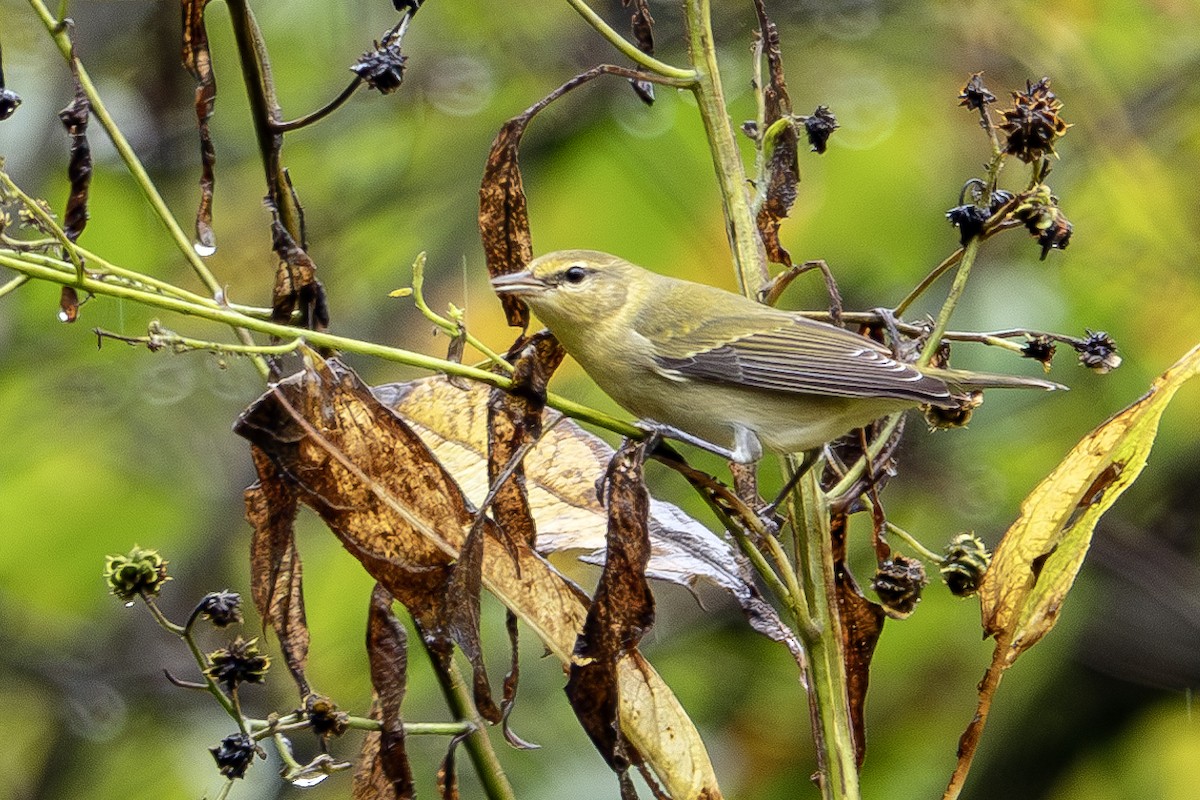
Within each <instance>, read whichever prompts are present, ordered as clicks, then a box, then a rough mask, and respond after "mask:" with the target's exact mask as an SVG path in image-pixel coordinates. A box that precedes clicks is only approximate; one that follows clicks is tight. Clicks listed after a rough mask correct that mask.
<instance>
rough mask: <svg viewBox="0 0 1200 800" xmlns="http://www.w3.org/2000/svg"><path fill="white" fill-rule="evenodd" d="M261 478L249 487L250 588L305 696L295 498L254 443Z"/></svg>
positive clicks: (305, 638)
mask: <svg viewBox="0 0 1200 800" xmlns="http://www.w3.org/2000/svg"><path fill="white" fill-rule="evenodd" d="M251 453H252V455H253V458H254V467H255V469H256V470H257V472H258V481H256V482H255V483H254V485H252V486H251V487H250V488H248V489H247V490H246V493H245V501H246V519H247V520H249V522H250V525H251V526H252V527H253V528H254V534H253V537H252V538H251V540H250V594H251V596H252V597H253V598H254V605H255V607H256V608H257V609H258V614H259V616H260V617H262V620H263V626H264V627H265V626H266V625H268V624H269V625H270V626H271V627H272V628H273V629H274V630H275V635H276V637H278V639H279V646H280V648H281V649H282V650H283V658H284V661H285V662H286V663H287V665H288V669H289V670H290V671H291V673H292V678H293V680H295V682H296V687H297V688H298V689H299V690H300V696H301V697H307V696H308V695H309V693H310V690H309V685H308V680H307V678H306V677H305V675H304V670H305V667H306V666H307V663H308V646H309V633H308V622H307V620H306V618H305V614H304V584H303V568H302V566H301V562H300V552H299V551H298V550H297V549H296V539H295V534H294V531H293V525H294V523H295V521H296V514H297V511H298V505H297V498H296V495H295V493H294V492H293V491H292V489H291V487H290V485H289V483H288V481H287V480H286V479H285V478H284V477H283V476H282V475H280V474H279V472H278V470H277V469H276V467H275V465H274V464H273V463H272V462H271V460H270V459H269V458H267V456H266V454H265V453H263V452H262V451H261V450H259V449H258V448H252V449H251Z"/></svg>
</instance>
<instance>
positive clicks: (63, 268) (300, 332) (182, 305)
mask: <svg viewBox="0 0 1200 800" xmlns="http://www.w3.org/2000/svg"><path fill="white" fill-rule="evenodd" d="M24 256H25V254H12V255H10V254H8V253H5V252H4V251H2V250H0V266H3V267H8V268H9V269H12V270H15V271H17V272H20V273H23V274H25V275H28V276H29V277H31V278H37V279H39V280H47V281H50V282H52V283H58V284H70V285H73V286H74V285H77V284H76V282H75V276H74V274H73V273H72V272H71V270H70V265H68V264H67V263H66V262H55V263H57V264H59V265H60V266H59V267H57V268H55V267H50V266H45V265H42V264H39V263H31V262H29V261H26V260H24ZM48 260H49V261H51V262H53V260H52V259H48ZM134 274H136V273H134ZM80 288H82V289H84V290H85V291H87V292H89V293H91V294H95V295H108V296H110V297H119V298H122V299H125V300H131V301H134V302H137V303H141V304H144V305H148V306H152V307H154V308H161V309H164V310H167V311H174V312H176V313H178V314H185V315H187V316H191V317H197V318H199V319H206V320H209V321H210V322H219V323H222V324H225V325H231V326H234V327H241V328H245V329H246V330H251V331H256V332H258V333H262V334H266V335H268V336H278V337H280V338H283V339H288V340H291V339H295V338H303V339H304V340H305V341H306V342H307V343H309V344H310V345H313V346H315V347H322V348H329V349H331V350H341V351H344V352H348V353H357V354H359V355H363V356H369V357H372V358H379V359H382V360H384V361H392V362H396V363H400V364H407V365H409V366H413V367H417V368H419V369H424V370H429V371H431V372H444V373H446V374H448V375H457V376H460V377H463V378H469V379H471V380H475V381H480V382H482V383H486V384H488V385H490V386H496V387H499V388H501V389H509V388H511V386H512V381H511V379H509V378H508V377H507V376H503V375H498V374H496V373H494V372H488V371H487V370H482V369H479V368H477V367H472V366H469V365H467V364H460V363H458V362H456V361H448V360H446V359H441V358H435V357H433V356H428V355H425V354H424V353H415V352H413V351H411V350H403V349H400V348H397V347H387V346H385V345H381V344H376V343H374V342H367V341H363V340H361V339H351V338H349V337H346V336H335V335H333V334H330V333H325V332H323V331H313V330H306V329H302V328H295V327H292V326H290V325H280V324H279V323H276V322H271V321H270V320H265V319H257V318H254V317H249V316H246V315H245V314H241V313H239V312H237V311H235V310H234V309H232V308H228V307H224V306H210V305H203V304H199V303H191V302H188V301H186V300H180V299H178V298H175V297H169V296H166V295H162V294H157V293H153V292H147V291H144V290H139V289H136V288H133V287H130V286H125V285H120V284H113V283H106V282H104V281H101V280H97V279H96V278H93V277H90V276H88V277H85V278H84V280H83V284H82V285H81V287H80ZM547 403H548V405H550V406H551V407H552V408H555V409H557V410H559V411H561V412H562V413H564V414H566V415H567V416H569V417H573V418H575V419H577V420H580V421H581V422H588V423H590V424H592V425H598V426H600V427H602V428H607V429H608V430H610V431H613V432H614V433H617V434H619V435H621V436H626V437H630V438H633V439H642V438H644V437H645V432H644V431H642V430H641V429H640V428H638V427H636V426H634V425H631V424H629V423H628V422H622V421H621V420H618V419H616V418H614V417H611V416H609V415H608V414H604V413H602V412H600V411H596V410H595V409H592V408H588V407H587V406H585V405H582V404H580V403H576V402H574V401H571V400H568V399H566V398H564V397H560V396H558V395H554V394H550V395H547Z"/></svg>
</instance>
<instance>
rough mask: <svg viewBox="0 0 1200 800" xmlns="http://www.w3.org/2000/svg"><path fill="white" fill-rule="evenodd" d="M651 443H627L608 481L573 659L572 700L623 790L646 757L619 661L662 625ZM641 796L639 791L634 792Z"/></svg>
mask: <svg viewBox="0 0 1200 800" xmlns="http://www.w3.org/2000/svg"><path fill="white" fill-rule="evenodd" d="M644 459H645V443H644V442H627V443H626V444H625V445H624V446H623V447H622V448H621V449H620V450H619V451H617V454H616V456H614V457H613V460H612V464H611V466H610V469H609V471H608V473H607V479H606V481H605V487H606V492H605V504H606V505H607V506H608V510H609V517H608V556H607V559H606V561H605V564H604V571H603V572H602V573H601V575H600V583H599V585H598V586H597V587H596V594H595V596H594V597H593V599H592V606H591V608H590V609H588V615H587V621H586V622H585V623H584V626H583V631H582V632H581V633H580V635H579V638H578V640H577V641H576V643H575V652H574V654H573V655H572V657H571V665H570V677H569V679H568V681H567V688H566V692H567V699H568V700H570V702H571V707H572V708H573V709H574V710H575V716H576V717H578V718H579V722H580V724H582V725H583V729H584V731H586V732H587V735H588V737H589V738H591V740H592V743H593V744H594V745H595V746H596V749H597V750H599V751H600V755H602V756H603V757H604V760H605V761H607V762H608V765H609V766H610V767H611V768H612V769H613V771H614V772H616V773H617V776H618V779H619V780H620V782H621V796H622V797H626V796H628V795H629V794H630V793H631V792H632V784H631V783H630V779H629V775H628V771H629V767H630V766H631V765H633V764H638V763H641V755H640V754H639V753H638V752H637V750H636V748H634V747H633V745H632V744H631V743H629V741H628V740H627V739H626V738H625V737H624V735H623V734H622V729H621V724H620V702H619V689H618V679H617V663H618V662H619V661H620V660H621V659H622V658H623V657H624V656H625V654H626V653H627V652H629V651H631V650H633V649H635V648H636V647H637V646H638V642H640V641H641V639H642V636H643V635H644V634H645V633H646V631H648V630H649V629H650V627H651V626H652V625H653V624H654V595H652V594H651V593H650V585H649V584H648V583H647V582H646V565H647V563H649V560H650V529H649V514H650V494H649V493H648V492H647V491H646V485H645V482H644V481H643V479H642V463H643V460H644ZM633 796H636V795H633Z"/></svg>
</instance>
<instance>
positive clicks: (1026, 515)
mask: <svg viewBox="0 0 1200 800" xmlns="http://www.w3.org/2000/svg"><path fill="white" fill-rule="evenodd" d="M1197 374H1200V346H1197V347H1194V348H1192V349H1191V350H1190V351H1189V352H1188V353H1187V354H1186V355H1184V356H1183V358H1181V359H1180V360H1179V361H1177V362H1176V363H1175V364H1174V365H1173V366H1172V367H1171V368H1170V369H1168V370H1167V371H1166V372H1164V373H1163V374H1162V375H1161V376H1159V377H1158V378H1157V379H1156V380H1155V381H1154V383H1153V384H1152V385H1151V387H1150V391H1149V392H1148V393H1147V394H1146V395H1145V396H1143V397H1142V398H1141V399H1140V400H1138V401H1137V402H1135V403H1133V404H1132V405H1130V406H1129V407H1128V408H1126V409H1125V410H1124V411H1121V412H1120V413H1118V414H1115V415H1114V416H1112V417H1110V418H1109V419H1108V420H1107V421H1105V422H1104V423H1103V424H1101V425H1100V426H1099V427H1097V428H1096V429H1095V430H1094V431H1092V432H1091V433H1089V434H1088V435H1087V436H1085V437H1084V438H1083V439H1082V440H1081V441H1080V442H1079V444H1077V445H1075V447H1074V448H1073V449H1072V450H1071V452H1070V453H1068V454H1067V456H1066V458H1064V459H1063V460H1062V462H1061V463H1060V464H1059V465H1058V466H1057V467H1055V468H1054V470H1053V471H1052V472H1051V473H1050V474H1049V475H1047V476H1046V478H1045V479H1043V480H1042V482H1041V483H1039V484H1038V485H1037V487H1036V488H1035V489H1034V490H1033V491H1032V492H1030V494H1029V496H1028V497H1026V498H1025V500H1024V502H1022V503H1021V514H1020V516H1019V517H1018V518H1017V521H1016V522H1014V523H1013V524H1012V527H1010V528H1009V529H1008V532H1007V533H1005V534H1004V538H1003V539H1002V540H1001V541H1000V544H999V546H997V548H996V553H995V555H994V556H993V559H992V565H991V568H990V569H989V570H988V572H987V575H986V576H985V577H984V579H983V583H982V584H981V586H980V588H979V598H980V603H981V606H982V611H983V629H984V633H985V634H986V635H988V636H994V637H996V650H995V653H994V654H993V656H992V663H991V665H990V666H989V667H988V671H987V673H986V674H985V675H984V678H983V680H982V681H981V682H980V684H979V707H978V709H977V711H976V714H975V717H974V719H973V720H972V721H971V724H970V725H969V726H968V727H967V729H966V731H965V732H964V733H963V735H962V737H961V738H960V740H959V747H958V752H959V759H958V765H957V767H956V768H955V771H954V775H953V777H952V778H951V780H950V785H949V786H948V787H947V789H946V793H945V797H946V798H955V797H958V795H959V792H960V791H961V790H962V786H963V783H964V782H965V780H966V776H967V772H968V771H969V769H970V765H971V760H972V758H973V757H974V754H975V750H976V748H977V746H978V744H979V737H980V736H981V735H982V733H983V726H984V724H985V723H986V721H987V715H988V711H989V709H990V707H991V701H992V697H993V696H994V695H995V692H996V689H997V688H998V687H999V685H1000V680H1001V678H1002V676H1003V675H1004V671H1005V670H1007V669H1008V668H1009V667H1011V666H1012V665H1013V663H1014V662H1015V661H1016V660H1017V658H1018V657H1020V655H1021V654H1022V653H1024V652H1025V651H1026V650H1028V649H1029V648H1030V647H1032V646H1033V645H1034V644H1036V643H1037V642H1038V641H1039V640H1040V639H1041V638H1042V637H1043V636H1045V635H1046V634H1047V633H1049V632H1050V630H1051V629H1052V628H1053V627H1054V624H1055V623H1056V622H1057V621H1058V615H1059V613H1060V612H1061V611H1062V606H1063V603H1064V602H1065V601H1066V597H1067V592H1068V591H1069V590H1070V588H1071V586H1072V585H1073V584H1074V582H1075V576H1076V575H1077V574H1078V573H1079V568H1080V567H1081V566H1082V564H1083V559H1084V556H1085V555H1087V551H1088V548H1089V546H1090V545H1091V541H1092V532H1093V531H1094V530H1095V527H1096V524H1097V523H1098V522H1099V521H1100V517H1101V516H1102V515H1103V514H1104V512H1105V511H1107V510H1108V509H1109V508H1110V507H1111V506H1112V504H1113V503H1115V502H1116V500H1117V498H1118V497H1120V496H1121V494H1122V493H1123V492H1124V491H1125V489H1127V488H1128V487H1129V485H1130V484H1131V483H1133V481H1134V480H1135V479H1136V478H1137V477H1138V475H1140V474H1141V471H1142V469H1143V468H1144V467H1145V466H1146V459H1147V458H1148V457H1149V455H1150V449H1151V447H1152V446H1153V445H1154V440H1155V438H1156V437H1157V435H1158V423H1159V420H1160V419H1161V418H1162V414H1163V411H1165V410H1166V407H1167V404H1168V403H1170V401H1171V398H1172V397H1174V395H1175V392H1176V391H1178V389H1179V387H1180V386H1182V385H1183V384H1184V383H1185V382H1187V381H1189V380H1191V379H1192V378H1194V377H1196V375H1197Z"/></svg>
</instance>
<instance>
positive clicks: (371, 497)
mask: <svg viewBox="0 0 1200 800" xmlns="http://www.w3.org/2000/svg"><path fill="white" fill-rule="evenodd" d="M318 426H320V427H318ZM235 430H236V431H237V432H238V433H240V434H241V435H243V436H245V437H246V438H248V439H250V441H251V442H253V443H254V444H256V445H257V446H258V447H259V448H260V449H262V451H263V452H264V453H265V454H266V455H267V456H268V457H269V458H270V459H271V463H272V464H273V465H275V466H276V468H277V469H279V471H280V472H281V473H283V474H286V475H287V476H288V477H289V478H290V479H291V486H292V489H293V491H295V492H296V494H297V497H298V499H299V500H300V502H304V503H306V504H308V505H310V506H311V507H312V508H313V509H314V510H315V511H316V512H317V513H318V514H320V516H321V518H322V519H323V520H324V521H325V523H326V524H327V525H329V527H330V528H331V529H332V530H333V532H334V533H335V534H336V535H337V536H338V538H339V539H341V541H342V543H343V544H344V545H345V546H346V548H347V549H348V550H349V551H350V552H351V553H352V554H354V555H355V556H356V557H357V558H358V559H359V561H361V562H362V564H363V566H364V567H365V568H366V569H367V572H368V573H369V574H370V575H371V576H372V577H374V578H375V579H376V580H377V581H379V582H380V583H382V584H383V585H384V586H385V587H386V588H387V589H388V590H389V591H390V592H391V593H392V594H393V595H394V596H395V597H396V599H397V600H399V601H400V602H401V603H403V604H404V606H405V607H406V608H407V609H408V610H409V611H410V612H411V613H412V615H413V619H414V621H416V622H417V623H418V625H419V626H420V627H421V629H422V631H423V632H424V634H425V635H426V637H427V641H428V642H429V644H430V647H431V649H432V650H434V651H435V652H437V653H439V654H440V655H441V656H442V657H443V658H445V659H448V658H449V655H450V650H451V644H450V642H451V640H452V639H453V641H455V642H456V643H458V644H459V646H460V647H462V648H463V652H464V654H466V655H467V657H468V658H469V659H471V660H472V663H473V664H477V663H478V665H479V666H478V667H477V668H476V675H477V681H476V689H477V691H479V692H480V694H478V695H477V697H476V702H477V704H478V705H479V707H480V712H481V713H485V712H486V713H487V714H488V715H489V719H491V718H494V719H497V720H498V719H499V711H498V710H497V709H496V708H495V705H494V704H493V703H492V701H491V697H490V691H489V690H488V689H487V682H486V673H484V672H483V668H482V661H481V659H482V655H481V651H480V648H479V643H478V614H477V612H476V613H475V614H474V615H473V616H472V614H471V611H470V609H469V608H464V607H463V606H462V605H461V604H455V603H454V602H452V599H451V592H450V591H449V586H450V583H451V580H452V579H453V577H454V566H453V564H454V561H455V559H456V558H458V556H459V553H458V552H457V550H456V547H455V546H451V545H450V544H448V543H447V542H446V541H445V540H444V539H441V538H440V536H438V535H437V533H436V528H437V526H436V525H432V524H431V522H430V521H431V520H438V521H439V522H440V521H442V520H445V521H446V522H451V523H452V524H455V525H456V526H457V527H456V528H455V533H457V534H458V535H459V536H461V535H462V531H463V530H464V529H465V528H466V527H468V526H470V524H471V523H472V521H473V519H474V515H473V514H472V512H471V511H470V510H469V509H468V507H467V504H466V501H465V499H464V498H463V496H462V493H461V491H460V490H459V489H458V487H457V485H455V484H454V481H453V478H451V477H450V475H449V474H448V473H446V472H445V471H444V470H443V469H442V468H441V465H440V464H438V463H437V460H436V459H435V458H434V457H433V455H432V454H431V453H430V452H429V450H428V449H427V448H426V447H425V446H424V445H423V444H422V443H421V440H420V439H419V438H418V437H417V436H416V434H414V433H413V432H412V431H411V430H410V429H409V428H408V427H407V426H405V425H404V424H403V423H402V422H401V421H400V420H399V419H398V418H397V417H396V416H395V415H393V414H391V413H390V412H388V411H387V409H384V408H382V407H381V406H379V405H378V404H377V403H376V402H375V401H374V399H373V398H372V397H371V395H370V393H369V391H368V390H367V388H366V387H365V386H364V385H363V384H362V383H361V381H359V379H358V376H356V375H354V373H352V372H351V371H350V370H348V369H346V368H345V367H344V366H342V365H341V364H340V363H338V362H336V361H330V362H328V363H318V364H317V365H316V366H315V368H314V369H312V370H308V371H305V372H303V373H301V374H300V375H298V376H294V377H293V378H292V379H289V380H287V381H283V382H281V383H280V384H279V385H278V387H277V388H276V389H274V390H272V391H270V392H268V393H267V394H265V395H263V397H262V398H260V400H259V402H257V403H256V404H255V405H254V406H252V407H251V408H250V409H249V410H247V411H246V412H245V413H243V415H242V416H241V417H240V418H239V420H238V423H237V425H236V426H235ZM455 544H456V545H457V546H458V547H461V546H462V540H461V539H460V540H459V541H457V542H456V543H455ZM464 556H469V554H467V553H464ZM472 625H474V626H475V627H474V631H472ZM480 675H483V676H484V677H483V678H482V680H479V679H478V676H480Z"/></svg>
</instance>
